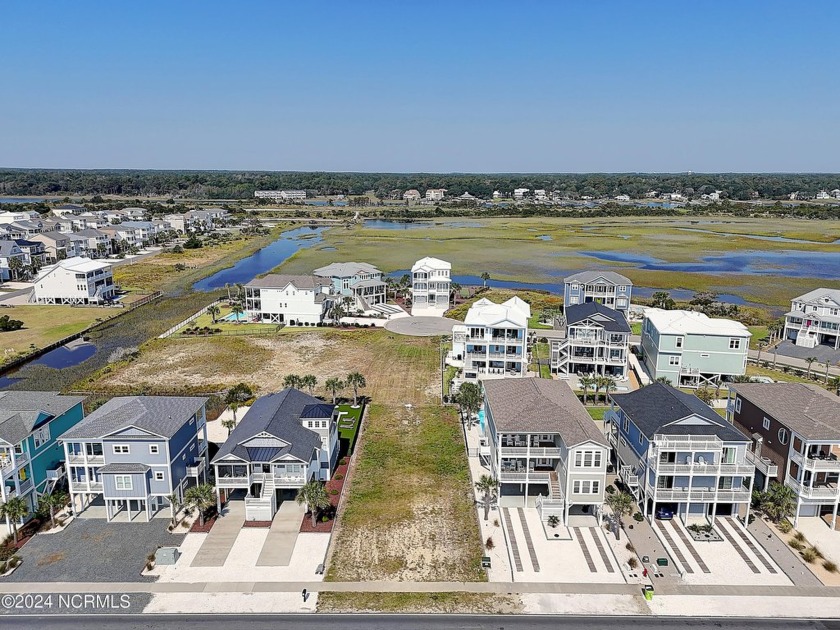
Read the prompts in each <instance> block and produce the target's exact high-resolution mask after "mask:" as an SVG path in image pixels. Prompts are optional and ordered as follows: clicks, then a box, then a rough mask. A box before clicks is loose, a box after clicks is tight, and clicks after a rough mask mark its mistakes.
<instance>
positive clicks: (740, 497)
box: [647, 484, 750, 503]
mask: <svg viewBox="0 0 840 630" xmlns="http://www.w3.org/2000/svg"><path fill="white" fill-rule="evenodd" d="M647 491H648V495H652V494H653V493H654V492H655V497H656V500H657V501H674V502H676V503H685V502H688V501H692V502H694V501H696V502H708V501H718V502H722V503H743V502H748V501H749V500H750V492H749V490H745V489H731V488H730V489H717V488H691V489H689V488H654V487H653V486H651V485H650V484H648V486H647Z"/></svg>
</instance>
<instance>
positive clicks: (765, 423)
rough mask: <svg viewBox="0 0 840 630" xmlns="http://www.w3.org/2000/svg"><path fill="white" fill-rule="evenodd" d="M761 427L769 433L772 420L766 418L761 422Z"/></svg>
mask: <svg viewBox="0 0 840 630" xmlns="http://www.w3.org/2000/svg"><path fill="white" fill-rule="evenodd" d="M761 426H762V427H763V428H764V430H765V431H769V430H770V418H764V420H762V421H761Z"/></svg>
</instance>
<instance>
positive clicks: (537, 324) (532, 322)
mask: <svg viewBox="0 0 840 630" xmlns="http://www.w3.org/2000/svg"><path fill="white" fill-rule="evenodd" d="M528 328H529V329H530V330H551V328H552V327H551V325H550V324H544V323H542V322H541V321H540V313H535V314H533V315H531V317H529V318H528Z"/></svg>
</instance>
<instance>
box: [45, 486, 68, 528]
mask: <svg viewBox="0 0 840 630" xmlns="http://www.w3.org/2000/svg"><path fill="white" fill-rule="evenodd" d="M68 499H69V497H68V496H67V493H65V492H53V493H52V494H45V495H43V496H42V497H41V498H40V499H39V500H38V503H39V507H40V508H42V509H43V510H44V511H45V512H48V513H49V515H50V527H53V528H54V527H55V513H56V512H57V511H59V510H61V509H63V508H64V506H65V505H67V501H68Z"/></svg>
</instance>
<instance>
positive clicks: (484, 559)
mask: <svg viewBox="0 0 840 630" xmlns="http://www.w3.org/2000/svg"><path fill="white" fill-rule="evenodd" d="M481 568H483V569H489V568H490V556H481Z"/></svg>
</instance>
